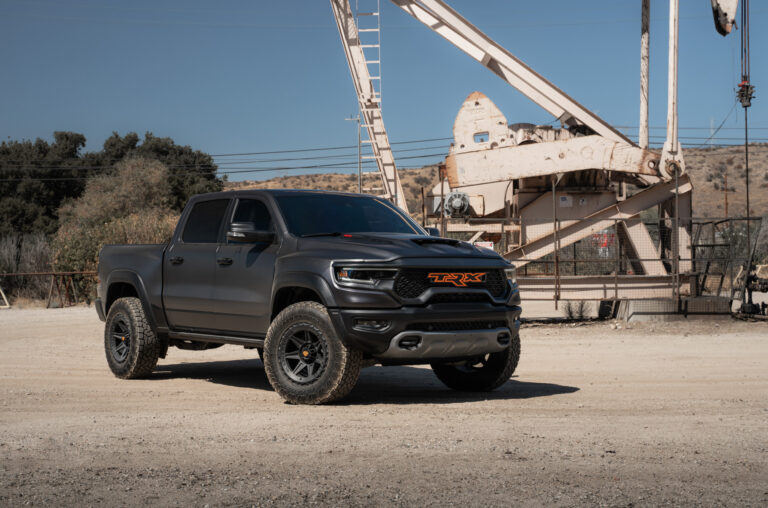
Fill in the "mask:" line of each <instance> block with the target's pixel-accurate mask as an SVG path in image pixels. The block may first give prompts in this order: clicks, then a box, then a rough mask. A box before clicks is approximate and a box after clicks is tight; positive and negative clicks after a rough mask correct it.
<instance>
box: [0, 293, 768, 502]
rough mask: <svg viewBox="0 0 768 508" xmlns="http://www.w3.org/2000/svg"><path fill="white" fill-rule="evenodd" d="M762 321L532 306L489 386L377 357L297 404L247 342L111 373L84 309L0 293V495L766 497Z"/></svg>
mask: <svg viewBox="0 0 768 508" xmlns="http://www.w3.org/2000/svg"><path fill="white" fill-rule="evenodd" d="M766 331H768V324H766V323H745V322H739V321H720V322H716V323H715V322H712V321H709V322H698V323H696V322H693V323H692V322H688V323H663V324H662V323H658V324H655V325H654V324H642V325H633V326H631V328H630V329H627V327H626V325H621V328H620V329H619V328H616V329H614V328H612V327H611V326H610V325H609V324H606V323H601V324H592V325H588V326H576V327H573V326H557V325H549V326H526V327H524V328H523V330H522V344H523V353H522V359H521V363H520V366H519V368H518V371H517V372H516V374H515V377H514V378H513V379H512V380H511V381H510V382H509V383H507V384H505V385H504V386H503V387H502V388H501V389H499V390H497V391H496V392H493V393H490V394H477V395H472V394H470V395H467V394H459V393H455V392H451V391H449V390H447V389H445V388H444V387H443V386H442V385H441V384H440V383H439V382H438V381H437V380H436V378H434V376H433V375H432V373H431V371H430V370H429V369H428V368H421V367H418V368H417V367H388V368H382V367H371V368H369V369H366V370H365V371H363V373H362V375H361V379H360V382H359V383H358V385H357V387H356V388H355V389H354V391H353V392H352V394H351V396H350V397H348V398H347V399H345V400H344V401H343V402H342V403H340V404H336V405H332V406H321V407H306V406H291V405H287V404H284V403H283V402H282V401H281V400H280V398H279V397H278V396H277V395H276V394H275V393H274V392H273V391H272V389H271V388H270V387H269V384H268V382H267V379H266V376H265V375H264V370H263V367H262V364H261V362H260V361H259V360H258V359H257V356H256V353H255V351H252V350H244V349H242V348H237V347H234V346H225V347H223V348H220V349H216V350H211V351H204V352H193V351H180V350H176V349H172V350H171V351H170V352H169V355H168V358H167V359H165V360H161V363H160V365H159V366H158V368H157V370H156V373H155V374H154V375H153V376H152V378H151V379H148V380H140V381H122V380H118V379H116V378H114V377H113V376H112V375H111V373H110V372H109V370H108V368H107V365H106V361H105V359H104V353H103V348H102V342H101V337H102V323H101V322H100V321H98V319H97V317H96V313H95V311H94V310H93V309H88V308H71V309H58V310H44V309H27V310H6V311H0V430H1V432H0V504H2V505H9V506H10V505H13V506H19V505H27V504H28V505H78V506H87V505H127V506H135V505H146V504H148V503H151V504H156V505H177V504H178V505H199V506H204V505H210V506H221V505H252V504H255V505H285V504H324V505H371V504H374V505H383V504H387V505H475V506H481V505H507V506H508V505H519V506H528V505H530V506H533V505H536V506H539V505H548V506H573V505H584V504H589V505H595V504H606V505H664V504H675V505H730V506H766V505H768V340H766Z"/></svg>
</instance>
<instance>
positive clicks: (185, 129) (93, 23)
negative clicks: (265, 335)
mask: <svg viewBox="0 0 768 508" xmlns="http://www.w3.org/2000/svg"><path fill="white" fill-rule="evenodd" d="M360 1H361V5H362V3H365V2H366V1H370V0H360ZM448 3H449V4H450V5H451V6H452V7H454V8H455V9H456V10H458V11H459V12H460V13H462V14H463V15H464V16H466V17H467V18H468V19H469V20H470V21H472V22H473V23H474V24H476V25H477V26H478V27H479V28H480V29H482V30H483V31H485V33H486V34H488V35H489V36H491V37H492V38H494V39H495V40H496V41H497V42H499V43H500V44H501V45H503V46H504V47H506V48H507V49H508V50H510V51H511V52H512V53H513V54H515V55H516V56H517V57H519V58H520V59H522V60H523V61H524V62H526V63H527V64H528V65H530V66H531V67H533V68H534V69H535V70H537V71H538V72H539V73H540V74H542V75H544V76H545V77H546V78H548V79H549V80H551V81H552V82H554V83H555V84H556V85H557V86H559V87H560V88H562V89H563V90H565V91H566V92H567V93H568V94H570V95H571V96H572V97H574V98H575V99H576V100H578V101H579V102H581V103H582V104H584V105H585V106H587V107H588V108H590V109H592V110H593V111H595V112H596V113H597V114H599V115H600V116H602V117H603V118H604V119H605V120H607V121H608V122H610V123H612V124H614V125H617V126H627V127H633V126H637V124H638V108H639V81H638V75H639V39H640V37H639V32H640V21H639V17H640V0H594V1H587V2H575V1H573V0H542V1H539V2H531V1H509V0H508V1H502V0H484V1H469V0H452V1H451V0H449V1H448ZM681 4H682V5H681V18H682V19H681V28H680V32H681V33H680V124H681V126H682V127H698V128H704V129H703V130H684V131H683V132H682V136H684V138H683V142H684V146H685V145H686V144H687V145H688V146H691V145H696V144H698V143H700V142H701V141H703V140H695V139H686V138H685V136H689V137H704V138H706V137H707V136H708V135H709V132H708V130H707V129H708V128H709V126H710V123H711V122H714V123H715V125H718V124H720V122H721V121H722V120H723V119H724V118H725V117H726V115H727V114H728V113H729V111H731V109H732V105H733V103H734V101H735V99H734V91H733V90H734V88H735V86H736V84H737V83H738V81H739V75H738V73H739V33H738V32H735V33H732V34H731V35H729V36H728V37H725V38H723V37H721V36H720V35H719V34H717V33H716V32H715V29H714V26H713V22H712V17H711V10H710V2H709V1H708V0H682V1H681ZM667 12H668V2H667V1H666V0H653V1H652V25H651V41H652V42H651V115H650V117H651V126H652V127H653V126H663V125H664V123H665V119H666V80H667V76H666V66H667V58H666V55H667V46H666V45H667V23H668V21H667ZM751 14H752V17H751V18H752V19H751V24H752V51H753V55H752V82H753V83H754V84H755V86H756V87H757V91H756V95H757V98H756V99H755V100H754V102H753V107H752V108H751V109H750V111H749V115H750V123H751V126H753V127H755V130H754V131H753V133H752V137H754V138H762V139H768V105H767V102H766V99H764V98H763V97H766V95H765V94H766V93H768V66H766V63H768V30H765V26H766V23H767V22H768V8H766V6H764V5H763V4H762V3H758V2H753V3H752V13H751ZM382 25H383V32H382V38H383V48H382V53H383V54H382V60H383V92H384V102H383V109H384V119H385V122H386V125H387V129H388V132H389V135H390V139H391V140H392V141H395V142H397V141H409V140H419V139H432V138H445V137H450V136H451V128H452V125H453V120H454V118H455V116H456V113H457V111H458V108H459V106H460V105H461V103H462V101H463V100H464V98H465V97H466V96H467V95H468V94H469V93H470V92H472V91H474V90H479V91H482V92H483V93H485V94H486V95H487V96H489V97H490V98H491V99H492V100H493V101H494V102H495V103H496V104H497V105H498V106H499V107H500V108H501V110H502V111H503V112H504V114H505V115H506V116H507V119H508V121H509V122H510V123H516V122H532V123H549V122H551V121H552V120H553V118H552V117H551V116H549V114H548V113H546V112H545V111H544V110H542V109H540V108H539V107H538V106H536V105H535V104H533V103H532V102H531V101H530V100H528V99H527V98H525V97H524V96H522V95H521V94H520V93H518V92H517V91H516V90H514V89H513V88H512V87H510V86H508V85H507V84H505V83H504V82H502V81H501V80H500V79H499V78H497V77H496V76H494V75H492V74H491V73H490V72H488V71H487V70H486V69H484V68H483V67H482V66H480V64H478V63H477V62H475V61H474V60H472V59H470V58H469V57H468V56H466V55H464V54H463V53H461V52H460V51H459V50H457V49H456V48H454V47H453V46H452V45H450V44H448V43H447V42H446V41H444V40H443V39H442V38H441V37H439V36H437V35H436V34H435V33H433V32H431V31H430V30H428V29H426V28H425V27H423V26H422V25H421V24H420V23H418V22H417V21H415V20H414V19H412V18H410V17H409V16H407V15H406V14H405V13H404V12H402V11H401V10H400V9H399V8H397V7H395V6H394V5H393V4H391V3H389V2H385V1H382ZM0 47H2V50H3V72H2V74H1V75H0V89H1V90H2V94H0V137H1V138H0V139H9V138H10V139H15V140H18V139H35V138H37V137H41V138H44V139H51V138H52V133H53V131H55V130H71V131H76V132H81V133H83V134H84V135H85V136H86V137H87V139H88V146H87V149H88V150H98V149H99V148H100V147H101V144H102V143H103V141H104V139H105V138H106V137H107V136H109V135H110V133H111V132H112V131H117V132H119V133H120V134H125V133H127V132H130V131H135V132H138V133H139V134H140V135H141V134H143V133H144V132H145V131H151V132H153V133H154V134H155V135H158V136H170V137H172V138H173V139H174V140H176V142H177V143H180V144H189V145H191V146H193V147H194V148H198V149H201V150H204V151H206V152H208V153H211V154H227V153H241V152H264V151H278V150H292V149H300V148H316V147H328V146H348V145H354V144H355V143H356V139H357V133H356V128H355V126H354V124H353V122H348V121H345V120H344V118H345V117H348V116H350V115H353V114H355V113H356V109H357V106H356V102H355V96H354V91H353V87H352V82H351V79H350V76H349V71H348V68H347V64H346V61H345V59H344V56H343V53H342V49H341V44H340V42H339V36H338V32H337V30H336V26H335V24H334V20H333V16H332V13H331V9H330V5H329V3H328V2H327V1H325V0H303V1H299V0H283V1H280V2H274V1H271V2H268V1H235V0H228V1H219V2H203V1H194V0H192V1H181V0H178V1H175V0H168V1H157V0H155V1H144V0H134V1H132V2H118V1H113V0H104V1H98V0H73V1H56V0H2V1H0ZM742 125H743V113H742V110H741V108H740V107H737V108H735V110H733V111H732V112H731V115H730V117H729V118H728V120H727V121H726V123H725V125H724V127H725V129H724V130H722V131H721V132H720V133H719V134H718V137H719V138H740V137H741V136H742V135H743V132H742V131H740V130H728V129H736V128H739V127H741V126H742ZM623 130H624V131H625V132H627V134H629V135H630V137H631V138H633V139H636V135H637V134H636V129H632V128H625V129H623ZM651 134H652V135H656V136H661V137H660V138H652V142H653V141H657V142H660V141H661V140H662V139H663V135H664V131H663V129H654V130H652V131H651ZM723 142H731V143H736V142H738V141H737V140H725V139H724V140H723ZM447 145H448V141H438V142H431V143H426V144H423V145H414V146H416V147H420V148H423V151H421V152H419V151H414V152H411V153H415V154H433V153H445V152H447ZM430 147H434V148H430ZM403 156H404V155H403ZM439 158H440V157H437V156H436V157H434V158H432V159H430V158H425V159H415V160H414V159H411V160H403V161H401V162H400V163H399V166H400V167H408V166H415V165H420V164H421V163H424V162H432V161H434V160H437V159H439ZM218 160H220V161H222V160H225V159H223V158H220V159H218ZM248 167H250V166H248ZM295 173H296V172H294V173H293V174H295ZM275 174H276V173H273V172H259V173H252V174H248V173H245V174H243V173H240V174H237V175H231V176H230V178H231V179H233V180H238V179H243V178H249V179H260V178H266V177H271V176H274V175H275Z"/></svg>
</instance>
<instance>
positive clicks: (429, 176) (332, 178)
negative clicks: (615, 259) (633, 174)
mask: <svg viewBox="0 0 768 508" xmlns="http://www.w3.org/2000/svg"><path fill="white" fill-rule="evenodd" d="M685 161H686V164H687V168H688V174H689V175H690V176H691V179H692V180H693V185H694V191H693V215H694V217H723V216H724V215H725V196H724V194H725V192H724V190H723V189H724V185H723V174H724V173H725V172H726V170H727V176H728V214H729V215H730V216H731V217H733V216H743V215H745V214H746V209H745V207H746V200H745V193H744V187H745V186H744V147H743V146H729V147H717V148H692V149H687V150H685ZM749 161H750V163H749V166H750V206H751V208H752V214H753V215H768V143H761V144H753V145H750V158H749ZM400 179H401V181H402V184H403V189H404V190H405V192H406V196H407V197H406V199H407V200H408V206H409V208H410V209H411V211H412V212H414V213H417V212H420V210H421V188H422V187H424V188H425V191H426V192H429V190H430V189H431V188H432V187H433V186H434V185H436V184H437V182H438V174H437V166H425V167H423V168H414V169H401V170H400ZM380 186H381V182H380V180H379V177H378V174H368V175H364V178H363V188H364V189H365V190H367V191H368V192H371V193H376V192H377V191H378V190H379V189H377V187H380ZM225 187H226V188H227V189H329V190H340V191H348V192H356V191H357V174H338V173H331V174H328V173H326V174H314V175H299V176H283V177H278V178H272V179H270V180H263V181H242V182H227V183H226V184H225Z"/></svg>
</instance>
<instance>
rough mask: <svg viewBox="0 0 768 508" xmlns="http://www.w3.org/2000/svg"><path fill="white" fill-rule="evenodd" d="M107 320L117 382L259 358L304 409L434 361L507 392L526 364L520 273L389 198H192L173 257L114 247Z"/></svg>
mask: <svg viewBox="0 0 768 508" xmlns="http://www.w3.org/2000/svg"><path fill="white" fill-rule="evenodd" d="M99 281H100V282H99V286H98V299H97V300H96V310H97V312H98V314H99V317H100V318H101V320H102V321H106V326H105V332H104V346H105V350H106V355H107V362H108V363H109V367H110V368H111V369H112V372H113V373H114V374H115V375H116V376H118V377H120V378H136V377H142V376H147V375H149V374H150V373H151V372H152V370H153V369H154V367H155V365H156V364H157V361H158V358H165V356H166V353H167V351H168V348H169V346H175V347H178V348H182V349H193V350H204V349H210V348H214V347H218V346H221V345H222V344H236V345H240V346H245V347H246V348H252V349H257V350H258V352H259V354H260V356H261V358H262V360H263V363H264V366H265V369H266V373H267V376H268V378H269V381H270V383H271V384H272V386H273V387H274V388H275V390H276V391H277V392H278V393H279V394H280V395H281V396H282V397H283V398H285V399H286V400H288V401H289V402H293V403H305V404H319V403H325V402H331V401H334V400H337V399H339V398H341V397H344V396H345V395H346V394H347V393H349V391H350V390H351V389H352V387H353V386H354V384H355V382H356V381H357V378H358V375H359V373H360V369H361V368H362V367H364V366H368V365H374V364H379V363H380V364H382V365H404V364H430V365H431V366H432V369H433V371H434V372H435V374H436V375H437V377H438V378H439V379H440V380H441V381H442V382H444V383H445V384H446V385H448V386H449V387H451V388H454V389H457V390H473V391H482V390H492V389H494V388H497V387H498V386H500V385H502V384H503V383H505V382H506V381H507V380H508V379H509V377H510V376H511V375H512V373H513V372H514V370H515V367H516V366H517V362H518V359H519V356H520V339H519V336H518V328H519V320H518V318H519V316H520V307H519V303H520V296H519V293H518V289H517V283H516V281H515V270H514V267H513V266H512V265H510V264H509V263H508V262H506V261H505V260H504V259H503V258H501V257H500V256H498V255H497V254H495V253H494V252H492V251H490V250H486V249H482V248H478V247H475V246H473V245H471V244H469V243H466V242H461V241H457V240H452V239H448V238H439V237H437V236H431V235H430V234H429V233H428V232H427V231H425V230H424V229H422V228H421V226H419V225H418V224H417V223H415V222H414V221H413V220H412V219H411V218H410V217H408V216H407V215H406V214H405V213H403V212H402V211H401V210H400V209H398V208H397V207H395V206H393V205H392V204H390V203H389V202H388V201H385V200H383V199H379V198H375V197H371V196H364V195H358V194H345V193H332V192H317V191H296V190H258V191H256V190H249V191H236V192H220V193H214V194H204V195H198V196H195V197H193V198H192V199H191V200H190V202H189V203H188V204H187V206H186V208H185V209H184V212H183V213H182V215H181V218H180V219H179V224H178V226H177V227H176V231H175V232H174V234H173V238H172V239H171V241H170V242H169V243H168V244H167V245H107V246H105V247H104V248H103V249H102V250H101V253H100V255H99Z"/></svg>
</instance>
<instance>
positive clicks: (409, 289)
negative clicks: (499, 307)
mask: <svg viewBox="0 0 768 508" xmlns="http://www.w3.org/2000/svg"><path fill="white" fill-rule="evenodd" d="M478 273H482V274H485V275H484V276H482V277H477V276H476V275H477V274H478ZM436 274H437V275H440V276H439V277H436V276H435V275H436ZM430 275H433V277H432V278H430V277H429V276H430ZM476 279H480V280H476ZM431 287H440V288H452V289H457V288H461V289H487V290H488V292H489V293H491V295H493V296H494V297H496V298H498V297H501V296H503V295H504V293H505V291H506V290H507V279H506V276H505V275H504V270H497V269H491V270H480V269H478V270H472V271H470V270H445V269H442V268H441V269H404V270H401V271H400V273H398V274H397V277H396V278H395V293H397V295H398V296H399V297H401V298H418V297H419V296H420V295H421V294H422V293H423V292H424V291H426V290H427V289H428V288H431Z"/></svg>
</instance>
